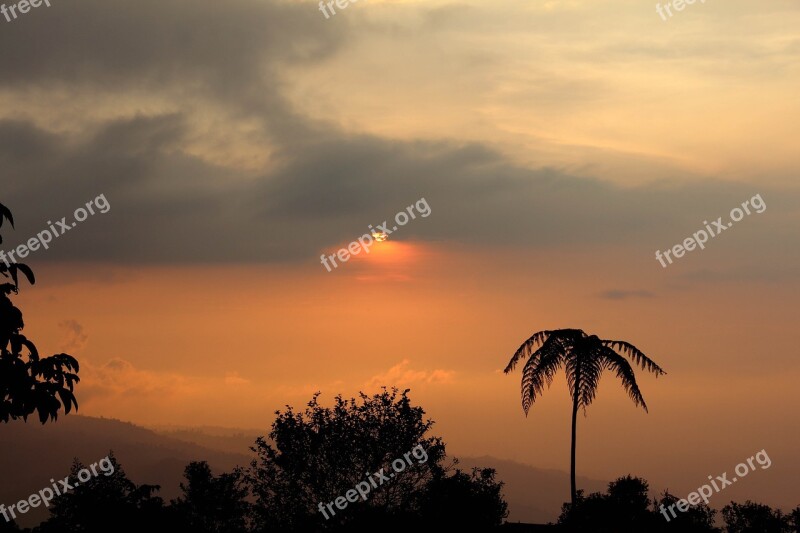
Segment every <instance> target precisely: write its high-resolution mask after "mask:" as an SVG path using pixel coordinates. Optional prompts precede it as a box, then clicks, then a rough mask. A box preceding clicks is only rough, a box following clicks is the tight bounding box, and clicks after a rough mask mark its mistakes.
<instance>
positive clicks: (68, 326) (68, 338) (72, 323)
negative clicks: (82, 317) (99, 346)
mask: <svg viewBox="0 0 800 533" xmlns="http://www.w3.org/2000/svg"><path fill="white" fill-rule="evenodd" d="M58 326H59V327H60V328H63V329H64V330H65V335H64V338H63V339H62V340H61V345H60V349H61V351H63V352H66V353H69V354H75V353H77V352H80V351H81V350H83V349H84V348H85V347H86V344H87V342H88V340H89V336H88V335H86V334H85V333H84V332H83V326H82V325H80V324H79V323H78V322H77V321H76V320H64V321H63V322H60V323H59V324H58Z"/></svg>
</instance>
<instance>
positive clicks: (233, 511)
mask: <svg viewBox="0 0 800 533" xmlns="http://www.w3.org/2000/svg"><path fill="white" fill-rule="evenodd" d="M184 477H185V478H186V481H187V483H186V484H183V483H181V490H182V491H183V496H181V497H180V498H178V499H177V500H172V502H170V503H171V505H170V512H171V513H172V514H173V523H174V524H176V525H179V526H180V528H173V529H172V531H178V530H179V529H185V530H187V531H193V532H195V533H238V532H242V531H247V529H248V528H247V517H248V513H249V510H250V505H249V504H248V502H247V496H248V489H247V487H246V485H245V479H244V473H243V471H242V470H241V469H238V468H237V469H235V470H234V471H233V472H231V473H224V474H221V475H219V476H217V477H214V475H213V474H212V473H211V468H210V467H209V466H208V463H207V462H205V461H200V462H192V463H189V465H188V466H187V467H186V470H185V471H184ZM167 530H170V529H169V528H167Z"/></svg>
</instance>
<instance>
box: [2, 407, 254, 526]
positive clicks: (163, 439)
mask: <svg viewBox="0 0 800 533" xmlns="http://www.w3.org/2000/svg"><path fill="white" fill-rule="evenodd" d="M0 449H1V450H2V454H0V472H2V473H3V476H2V482H0V503H5V504H6V505H8V504H10V503H15V502H17V501H19V500H21V499H23V498H27V497H28V496H29V495H30V494H32V493H33V492H36V491H38V490H39V489H41V488H43V487H46V486H49V485H50V478H55V479H63V478H64V476H66V475H68V474H69V471H70V466H71V465H72V462H73V459H74V458H78V459H80V461H81V462H82V463H84V464H91V463H94V462H97V461H98V460H99V459H101V458H103V457H105V456H106V455H108V452H109V450H113V451H114V455H115V456H116V457H117V460H118V461H119V462H120V464H121V465H122V467H123V468H124V469H125V472H126V473H127V475H128V477H129V478H130V479H131V480H133V481H134V482H136V483H137V484H142V483H147V484H151V485H161V491H160V492H159V495H160V496H161V497H163V498H164V499H165V500H169V499H170V498H175V497H176V496H178V494H179V493H180V487H179V485H180V482H181V481H182V479H183V470H184V468H185V467H186V465H187V464H188V463H189V462H191V461H196V460H205V461H208V463H209V464H210V465H211V467H212V469H214V471H215V472H218V471H227V470H231V469H232V468H234V467H235V466H237V465H241V466H245V465H247V464H249V462H250V456H249V455H248V451H247V447H244V448H243V449H242V453H239V454H237V453H231V452H229V451H220V450H216V449H212V448H206V447H203V446H200V445H198V444H195V443H193V442H189V441H187V440H179V439H175V438H170V437H167V436H164V435H160V434H158V433H156V432H154V431H152V430H149V429H145V428H142V427H139V426H136V425H134V424H130V423H127V422H121V421H119V420H113V419H107V418H92V417H86V416H77V415H69V416H65V417H60V418H59V419H58V421H57V422H56V423H53V424H46V425H44V426H42V425H41V424H39V423H37V422H36V421H35V420H30V421H29V423H27V424H25V423H22V422H19V421H17V422H11V423H9V424H2V425H0ZM41 511H42V508H41V507H39V508H38V509H34V510H32V511H31V512H29V513H28V514H27V515H24V517H25V519H24V520H20V524H22V525H27V526H30V525H32V524H35V523H38V522H39V521H41V520H42V519H43V518H45V517H46V516H47V514H46V512H44V513H43V512H41ZM35 512H36V513H38V514H34V513H35Z"/></svg>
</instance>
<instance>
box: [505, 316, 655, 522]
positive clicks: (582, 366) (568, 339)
mask: <svg viewBox="0 0 800 533" xmlns="http://www.w3.org/2000/svg"><path fill="white" fill-rule="evenodd" d="M537 347H538V349H537ZM534 350H535V351H534ZM615 350H617V351H619V352H621V353H622V354H624V355H626V356H627V357H628V358H630V359H631V360H632V361H633V362H634V363H635V364H637V365H639V366H641V367H642V369H644V370H647V371H649V372H653V373H654V374H655V375H656V376H659V375H661V374H666V372H664V371H663V370H662V369H661V367H659V366H658V365H657V364H655V363H654V362H653V361H652V360H650V359H649V358H648V357H647V356H646V355H645V354H643V353H642V352H641V351H640V350H639V349H638V348H637V347H636V346H634V345H632V344H630V343H628V342H625V341H612V340H603V339H599V338H598V337H597V336H596V335H591V336H589V335H587V334H586V333H584V332H583V330H580V329H557V330H549V331H540V332H538V333H535V334H534V335H533V336H532V337H531V338H529V339H528V340H526V341H525V342H524V343H522V346H520V347H519V349H518V350H517V351H516V353H515V354H514V356H513V357H512V358H511V361H509V363H508V366H506V368H505V370H504V372H505V373H506V374H508V373H509V372H511V371H512V370H514V367H515V366H517V363H518V362H519V361H520V360H522V359H525V358H526V357H530V359H529V360H528V362H527V363H525V367H524V368H523V369H522V409H523V410H524V411H525V416H528V411H529V410H530V407H531V404H533V402H534V401H535V400H536V397H537V396H541V395H542V394H543V393H544V390H545V388H549V387H550V384H551V383H552V382H553V378H554V377H555V375H556V372H558V370H559V369H560V368H561V367H562V366H564V370H565V371H566V373H567V384H568V385H569V392H570V395H571V396H572V455H571V462H572V464H571V468H570V484H571V491H572V495H571V496H572V508H573V509H574V508H575V503H576V500H577V491H576V488H575V427H576V422H577V416H578V408H579V407H583V412H584V415H585V414H586V407H587V406H589V405H591V403H592V401H593V400H594V397H595V395H596V394H597V384H598V383H599V381H600V374H601V373H602V371H603V370H605V369H609V370H614V371H616V373H617V377H618V378H620V380H622V386H623V387H624V388H625V391H626V392H627V393H628V396H630V398H631V400H633V403H634V404H635V405H637V406H639V405H641V406H642V408H644V410H645V411H647V404H645V403H644V398H643V397H642V393H641V392H640V391H639V386H638V385H637V384H636V376H635V375H634V373H633V368H631V365H630V363H628V361H627V360H626V359H625V358H624V357H622V355H620V354H619V353H617V352H616V351H615Z"/></svg>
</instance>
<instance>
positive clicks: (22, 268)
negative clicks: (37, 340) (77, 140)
mask: <svg viewBox="0 0 800 533" xmlns="http://www.w3.org/2000/svg"><path fill="white" fill-rule="evenodd" d="M5 220H7V221H8V222H9V223H10V224H11V225H12V227H13V225H14V219H13V217H12V215H11V211H9V210H8V208H6V207H5V206H4V205H2V204H0V227H2V225H3V222H4V221H5ZM2 242H3V239H2V237H1V236H0V244H2ZM0 274H2V275H3V277H4V278H5V279H7V280H10V283H2V284H0V421H2V422H8V421H9V420H16V419H18V418H22V419H23V420H26V421H27V420H28V416H30V415H31V414H33V413H34V412H38V415H39V421H40V422H41V423H42V424H44V423H46V422H47V421H48V420H56V419H57V418H58V413H59V410H60V409H61V408H62V407H63V408H64V413H65V414H69V412H70V410H71V409H72V407H73V406H74V407H75V409H76V410H77V409H78V401H77V399H76V398H75V395H74V394H73V389H74V385H75V383H77V382H78V381H79V380H80V378H78V370H79V366H78V361H76V360H75V358H74V357H72V356H71V355H67V354H65V353H61V354H56V355H53V356H51V357H45V358H41V359H40V358H39V352H38V350H37V349H36V346H35V345H34V344H33V342H32V341H30V340H29V339H28V338H26V337H25V335H23V334H22V333H20V331H22V328H24V327H25V323H24V322H23V320H22V312H21V311H20V310H19V309H17V308H16V307H14V304H13V303H11V299H10V297H9V296H10V294H11V293H12V292H13V293H14V294H17V293H18V292H19V275H20V274H22V275H24V276H25V278H27V280H28V282H29V283H30V284H31V285H33V284H34V283H35V282H36V278H35V277H34V275H33V271H32V270H31V269H30V268H29V267H28V266H27V265H24V264H22V263H11V262H9V263H8V264H6V263H5V262H3V261H0Z"/></svg>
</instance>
